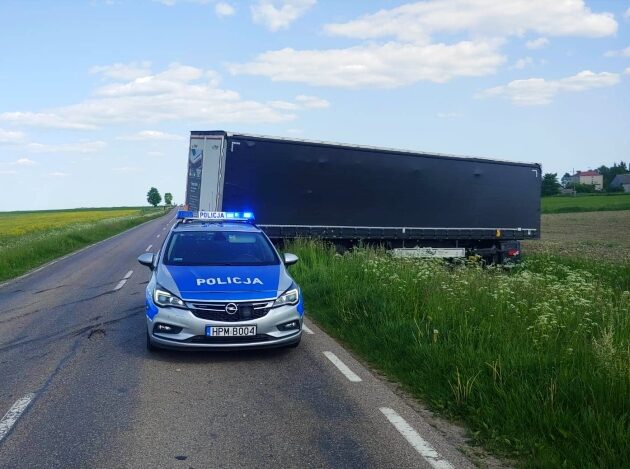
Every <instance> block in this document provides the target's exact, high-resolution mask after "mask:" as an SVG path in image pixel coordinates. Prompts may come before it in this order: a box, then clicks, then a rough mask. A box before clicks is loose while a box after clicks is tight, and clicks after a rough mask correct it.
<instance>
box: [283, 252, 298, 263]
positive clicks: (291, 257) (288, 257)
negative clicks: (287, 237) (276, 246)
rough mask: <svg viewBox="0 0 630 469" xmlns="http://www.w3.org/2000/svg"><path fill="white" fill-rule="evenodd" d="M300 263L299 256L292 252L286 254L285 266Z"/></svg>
mask: <svg viewBox="0 0 630 469" xmlns="http://www.w3.org/2000/svg"><path fill="white" fill-rule="evenodd" d="M297 261H298V256H296V255H295V254H291V253H290V252H285V253H284V265H293V264H295V263H296V262H297Z"/></svg>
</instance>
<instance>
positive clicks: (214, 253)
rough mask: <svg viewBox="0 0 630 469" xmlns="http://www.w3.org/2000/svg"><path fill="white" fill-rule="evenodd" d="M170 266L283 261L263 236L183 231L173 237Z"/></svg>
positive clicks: (168, 254) (167, 261) (168, 255)
mask: <svg viewBox="0 0 630 469" xmlns="http://www.w3.org/2000/svg"><path fill="white" fill-rule="evenodd" d="M164 263H165V264H167V265H208V266H212V265H277V264H279V263H280V259H279V258H278V256H277V255H276V252H275V250H274V249H273V247H272V246H271V243H270V242H269V241H268V240H267V238H266V237H265V236H264V235H263V234H262V233H252V232H242V231H181V232H175V233H173V234H172V236H171V238H170V239H169V241H168V245H167V247H166V251H165V254H164Z"/></svg>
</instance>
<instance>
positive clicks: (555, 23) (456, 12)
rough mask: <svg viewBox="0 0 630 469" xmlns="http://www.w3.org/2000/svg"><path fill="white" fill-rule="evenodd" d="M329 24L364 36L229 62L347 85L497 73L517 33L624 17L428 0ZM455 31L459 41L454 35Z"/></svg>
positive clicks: (279, 75)
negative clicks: (351, 42) (338, 44)
mask: <svg viewBox="0 0 630 469" xmlns="http://www.w3.org/2000/svg"><path fill="white" fill-rule="evenodd" d="M261 3H264V2H261ZM277 27H278V26H276V28H277ZM324 30H325V31H326V32H327V33H328V34H331V35H335V36H343V37H347V38H354V39H359V40H362V41H363V42H362V43H360V44H358V45H355V46H352V47H348V48H341V49H328V50H315V49H313V50H295V49H292V48H285V49H280V50H270V51H267V52H264V53H261V54H259V55H258V56H256V57H255V58H254V59H253V60H251V61H249V62H246V63H241V64H232V65H229V67H228V68H229V70H230V72H231V73H233V74H249V75H262V76H266V77H268V78H270V79H271V80H274V81H292V82H299V83H307V84H309V85H316V86H335V87H343V88H361V87H381V88H394V87H398V86H404V85H410V84H413V83H417V82H420V81H433V82H436V83H443V82H446V81H448V80H451V79H452V78H455V77H462V76H483V75H488V74H491V73H494V72H495V71H496V70H497V68H498V67H499V66H500V65H501V64H502V63H504V62H505V58H504V57H503V56H502V54H501V53H500V48H501V46H502V45H503V43H504V42H505V40H506V38H508V37H510V36H523V35H524V34H527V33H533V34H537V35H541V37H539V38H538V39H534V40H531V41H529V42H528V44H529V46H530V47H534V48H535V47H543V46H544V45H546V44H547V43H548V40H547V39H546V36H581V37H600V36H609V35H612V34H614V33H615V32H616V31H617V22H616V21H615V19H614V16H613V15H612V14H611V13H593V12H592V11H591V10H590V9H589V8H588V7H587V6H586V5H585V3H584V1H583V0H563V1H550V0H502V1H500V2H499V1H497V0H425V1H422V2H413V3H406V4H403V5H400V6H398V7H395V8H391V9H382V10H380V11H378V12H376V13H370V14H367V15H363V16H361V17H359V18H357V19H354V20H351V21H348V22H344V23H333V24H327V25H325V26H324ZM436 35H440V36H439V37H440V41H441V42H437V41H436V40H434V37H433V36H436ZM449 35H450V37H452V38H456V39H453V40H454V41H456V42H452V41H449V40H447V38H448V37H449ZM462 36H464V37H462ZM466 36H467V37H466ZM376 41H380V42H376ZM520 65H521V66H523V67H524V66H525V65H528V64H527V63H526V62H525V63H521V64H520Z"/></svg>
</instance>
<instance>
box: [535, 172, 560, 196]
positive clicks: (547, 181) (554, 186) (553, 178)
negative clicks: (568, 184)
mask: <svg viewBox="0 0 630 469" xmlns="http://www.w3.org/2000/svg"><path fill="white" fill-rule="evenodd" d="M559 192H560V183H559V182H558V173H545V175H544V176H543V180H542V185H541V187H540V193H541V195H542V196H543V197H545V196H548V195H556V194H558V193H559Z"/></svg>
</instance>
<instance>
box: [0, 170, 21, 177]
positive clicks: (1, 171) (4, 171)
mask: <svg viewBox="0 0 630 469" xmlns="http://www.w3.org/2000/svg"><path fill="white" fill-rule="evenodd" d="M17 173H18V172H17V171H16V170H15V169H4V170H0V175H4V176H9V175H11V174H17Z"/></svg>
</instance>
